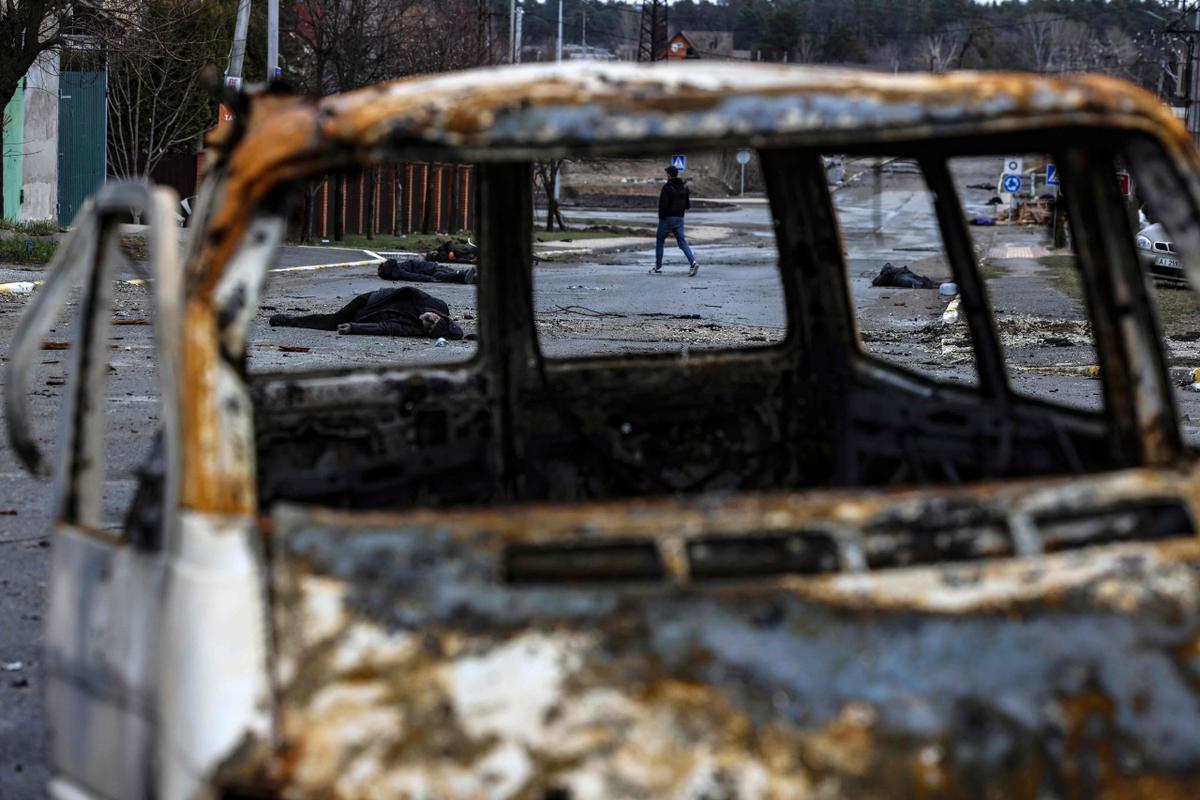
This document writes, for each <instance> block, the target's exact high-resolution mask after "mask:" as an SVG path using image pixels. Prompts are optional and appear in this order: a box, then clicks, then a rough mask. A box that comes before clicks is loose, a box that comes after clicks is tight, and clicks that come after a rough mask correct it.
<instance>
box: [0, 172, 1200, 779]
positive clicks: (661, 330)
mask: <svg viewBox="0 0 1200 800" xmlns="http://www.w3.org/2000/svg"><path fill="white" fill-rule="evenodd" d="M884 181H885V182H884V185H883V193H882V195H881V196H879V199H878V202H877V201H876V194H875V192H874V189H873V187H872V186H871V185H870V184H869V183H868V182H866V181H862V180H860V181H857V182H852V183H850V184H849V185H847V186H845V187H844V188H842V189H840V190H838V191H837V192H836V194H835V202H836V206H837V212H838V215H839V221H840V223H841V225H842V228H843V234H844V239H845V246H846V250H847V263H848V273H849V279H850V284H851V287H852V290H853V301H854V306H855V309H856V313H857V314H858V318H859V327H860V333H861V335H862V338H863V341H864V345H865V347H866V348H867V349H868V351H870V352H873V353H875V354H876V355H878V356H880V357H882V358H886V359H889V360H891V361H894V362H896V363H899V364H901V365H904V366H907V367H909V368H913V369H917V370H920V371H923V372H926V373H928V374H932V375H934V376H936V377H939V378H943V379H948V380H959V381H963V382H967V383H970V382H972V381H973V379H974V376H973V367H972V365H971V360H972V359H971V355H970V349H969V341H967V340H966V339H965V338H964V337H965V336H966V334H965V329H964V328H963V327H962V325H961V323H959V325H958V326H955V325H954V324H945V323H943V321H942V315H943V312H944V311H945V310H946V300H945V299H944V298H940V297H939V296H938V294H937V292H936V291H929V290H914V289H896V288H877V287H872V286H871V276H873V275H874V274H876V273H878V271H879V268H880V267H881V266H882V264H883V263H884V262H885V261H891V262H893V263H895V264H897V265H910V266H911V268H912V269H913V270H914V271H915V272H918V273H920V274H924V275H928V276H929V277H932V278H934V279H935V280H942V279H946V278H947V277H948V269H947V268H946V267H945V261H944V258H943V256H942V254H941V247H940V244H939V241H940V239H939V233H938V229H937V225H936V220H935V219H934V218H933V217H932V214H931V211H930V206H929V202H928V198H927V197H926V196H924V195H923V192H924V190H923V189H922V188H921V185H920V184H919V178H918V177H917V176H915V175H912V174H908V173H895V174H888V175H887V176H885V178H884ZM964 197H965V202H966V203H967V204H968V205H967V210H968V212H969V213H973V212H975V211H977V210H979V209H980V208H986V207H983V206H979V205H977V204H978V203H980V202H981V200H982V199H985V198H983V197H982V195H980V193H979V192H975V193H973V194H972V193H970V192H968V191H967V190H965V189H964ZM568 217H569V218H572V217H575V218H592V219H601V218H602V219H605V220H608V221H610V222H612V223H615V224H621V225H629V224H635V223H636V224H640V225H650V224H652V222H653V219H652V214H650V213H646V212H633V211H621V212H606V211H605V210H604V209H571V210H570V213H569V215H568ZM687 219H688V226H689V228H690V229H691V230H694V231H696V232H697V235H695V236H694V237H693V242H694V249H695V253H696V257H697V259H698V261H699V262H700V264H701V267H700V272H699V274H698V275H697V276H696V277H694V278H689V277H687V271H686V262H685V260H684V259H683V257H682V255H681V254H680V253H679V251H678V250H676V249H675V248H674V246H673V244H672V243H670V242H669V243H668V249H667V256H666V264H665V268H664V273H663V274H661V275H651V274H648V271H649V270H650V268H651V267H652V266H653V264H654V249H653V242H652V240H648V239H636V238H635V239H633V240H628V239H626V240H623V241H620V242H617V243H615V245H616V246H615V248H614V243H612V242H610V243H607V245H606V244H605V243H604V242H603V241H601V242H584V241H580V242H577V243H574V244H575V245H578V246H576V247H565V246H560V247H556V248H543V249H542V251H543V253H544V254H545V255H547V259H546V260H542V261H539V263H538V265H537V267H536V269H535V308H536V314H537V323H538V332H539V336H540V337H541V341H542V344H543V347H544V350H545V352H546V353H547V354H548V355H549V356H550V357H559V356H575V355H584V354H589V353H616V352H630V351H648V350H675V351H679V352H688V351H693V350H699V349H704V348H711V347H721V348H725V347H743V346H746V347H755V346H764V345H767V344H769V343H771V342H772V341H778V340H779V339H780V338H782V336H783V335H784V333H785V330H784V316H783V312H784V309H783V304H782V296H781V291H780V287H779V281H778V277H777V274H776V267H775V264H776V255H775V250H774V243H773V237H772V232H771V218H770V209H769V207H768V206H767V205H766V204H765V203H763V202H761V201H755V200H751V201H748V202H745V203H740V204H739V203H731V204H730V206H729V207H728V208H721V209H714V210H699V211H695V212H692V213H689V215H688V217H687ZM702 232H706V233H704V235H700V234H701V233H702ZM714 232H715V233H714ZM973 233H974V234H975V235H976V249H977V251H978V252H979V253H980V254H981V256H982V257H987V258H986V262H985V270H986V274H987V276H988V284H989V291H990V293H991V299H992V304H993V307H994V309H995V313H996V318H997V324H998V327H999V328H1000V330H1001V336H1002V338H1003V340H1004V344H1005V349H1006V352H1007V353H1008V356H1009V360H1010V361H1011V362H1013V365H1014V367H1017V368H1018V369H1015V370H1014V372H1013V381H1014V385H1015V386H1016V387H1017V388H1018V389H1019V390H1020V391H1023V392H1027V393H1029V394H1033V395H1037V396H1040V397H1045V398H1050V399H1053V400H1056V401H1061V402H1066V403H1073V404H1078V405H1082V406H1095V405H1096V404H1097V403H1098V402H1099V386H1100V384H1099V382H1097V381H1095V380H1090V379H1088V378H1086V377H1083V376H1081V375H1075V374H1072V372H1071V370H1072V369H1075V368H1078V367H1083V366H1086V365H1088V364H1094V363H1095V357H1094V354H1093V353H1092V352H1091V350H1090V346H1089V344H1088V335H1089V334H1088V330H1087V324H1086V320H1085V318H1084V311H1083V307H1082V305H1081V303H1080V302H1079V298H1078V294H1077V292H1076V293H1073V290H1072V286H1071V284H1070V281H1069V280H1066V279H1064V277H1063V272H1062V267H1061V264H1059V263H1058V262H1056V261H1054V259H1053V258H1048V257H1039V256H1037V255H1036V253H1037V252H1040V251H1041V249H1042V248H1043V247H1044V246H1045V245H1046V244H1047V242H1046V238H1047V237H1046V231H1045V229H1044V228H1041V227H1038V228H1033V227H1025V226H1013V227H1011V228H1009V227H1006V226H995V227H987V228H974V229H973ZM991 253H998V254H1000V255H1001V256H1002V257H990V256H988V254H991ZM369 258H370V256H369V255H368V254H366V253H364V252H362V251H357V250H333V249H329V248H320V249H318V248H301V247H286V248H283V250H282V251H281V253H280V254H279V257H278V259H277V263H276V266H277V267H296V266H309V265H314V264H321V263H334V262H353V261H360V260H364V259H369ZM485 261H486V256H485ZM17 274H19V275H20V276H22V277H17V278H12V277H10V276H11V275H17ZM37 277H38V271H37V270H27V269H9V270H4V269H0V278H2V279H3V280H35V279H36V278H37ZM381 285H383V284H381V282H380V280H379V279H378V278H377V277H376V274H375V270H374V268H373V267H371V266H357V267H342V268H332V269H323V270H315V271H307V270H305V271H286V272H277V273H274V274H272V275H271V276H270V280H269V283H268V286H267V290H266V294H265V297H264V299H263V303H262V309H261V311H260V313H259V315H258V317H257V322H256V325H255V329H254V331H253V342H252V344H251V346H250V362H249V363H250V369H251V371H252V372H273V371H280V370H285V371H301V370H309V369H322V368H333V367H346V366H355V365H383V364H396V363H434V362H446V361H454V360H461V359H466V358H469V357H470V355H471V353H472V352H473V350H474V347H475V344H474V343H473V342H471V341H462V342H451V343H449V344H448V345H447V346H445V347H438V346H435V344H434V343H433V342H431V341H429V340H422V339H388V338H378V337H348V336H338V335H336V334H332V333H326V332H321V331H313V330H301V329H293V328H271V327H269V326H268V324H267V320H268V318H269V317H270V315H271V314H274V313H281V312H282V313H311V312H314V311H332V310H335V309H336V308H338V307H340V306H341V305H342V304H344V303H346V302H347V301H349V300H350V299H351V298H352V297H354V296H355V295H357V294H359V293H362V292H367V291H371V290H373V289H377V288H380V286H381ZM422 288H424V289H426V290H428V291H431V292H432V293H434V294H436V295H437V296H439V297H441V298H443V299H444V300H445V301H446V302H447V303H448V304H449V306H450V308H451V311H452V313H453V315H454V316H455V317H456V318H457V319H459V320H460V321H461V322H462V324H463V327H464V329H465V330H466V332H467V333H472V332H474V331H475V326H476V320H475V287H473V286H463V285H445V284H431V285H422ZM1183 297H1184V296H1183V295H1182V293H1174V294H1172V295H1171V296H1170V297H1169V300H1170V305H1171V309H1172V311H1171V313H1170V314H1169V315H1167V317H1166V327H1167V332H1168V347H1169V351H1170V353H1171V359H1172V363H1173V364H1175V365H1178V366H1186V365H1192V366H1200V353H1198V352H1197V350H1196V345H1195V340H1196V338H1200V334H1197V335H1196V337H1192V338H1191V339H1190V340H1189V335H1190V330H1191V327H1193V326H1194V327H1200V324H1197V322H1196V317H1194V315H1191V314H1190V313H1189V312H1188V311H1187V310H1186V305H1184V304H1181V303H1182V302H1183V301H1181V299H1180V298H1183ZM26 302H27V301H26V300H25V299H24V298H20V297H7V298H6V297H0V341H3V342H8V341H9V340H10V338H11V336H12V333H13V330H14V328H15V326H16V324H17V322H18V320H19V318H20V314H21V311H22V310H23V308H24V306H25V303H26ZM1181 309H1183V310H1181ZM150 313H151V309H150V306H149V301H148V295H147V290H146V289H145V288H144V287H140V286H130V285H120V286H118V288H117V310H116V314H115V317H116V319H118V320H124V321H125V322H127V323H129V324H123V325H118V326H116V327H114V328H113V329H112V331H111V334H110V343H111V352H112V361H111V364H112V372H111V374H110V383H109V390H108V393H107V397H106V403H107V407H108V411H109V416H108V419H109V434H108V441H109V447H110V453H111V458H110V465H111V470H110V475H109V480H108V482H107V484H106V489H107V491H106V502H105V508H106V514H107V516H108V518H109V520H110V521H111V522H113V523H114V524H116V523H118V522H119V520H120V519H121V515H122V513H123V510H124V508H125V506H126V505H127V503H128V502H129V499H130V497H131V493H132V490H133V488H134V470H135V469H136V467H137V465H138V464H139V463H140V462H141V459H142V457H143V456H144V454H145V452H146V449H147V447H148V445H149V442H150V439H151V436H152V435H153V432H154V430H155V426H156V421H157V406H156V402H157V389H156V386H155V376H154V364H155V358H154V354H153V350H152V341H151V326H150V325H148V324H145V320H147V318H148V317H149V315H150ZM51 338H52V341H61V342H69V341H70V340H71V336H70V334H69V325H68V324H67V323H66V322H64V323H63V324H62V325H60V326H59V327H58V328H56V330H55V331H54V332H53V333H52V334H51ZM281 346H283V347H286V348H288V349H286V350H284V349H281ZM305 348H307V349H305ZM69 356H70V351H69V350H53V349H48V350H45V351H44V352H43V354H42V359H41V371H40V372H39V374H38V376H37V378H36V380H35V381H34V384H33V386H32V387H31V391H32V393H33V395H34V398H33V399H34V401H35V402H34V407H35V410H36V413H35V423H36V426H37V432H38V438H39V440H40V441H41V442H42V443H43V446H45V447H47V448H51V447H52V446H53V444H52V443H53V441H54V438H55V435H54V430H55V427H56V425H57V414H58V404H59V402H60V400H61V397H62V393H63V390H64V382H65V381H66V379H67V375H66V366H67V364H68V359H69ZM1175 395H1176V401H1177V403H1178V404H1179V407H1180V412H1181V415H1183V418H1184V420H1185V432H1186V433H1187V435H1188V436H1189V437H1192V438H1193V440H1194V439H1195V437H1196V434H1197V430H1198V426H1200V394H1197V393H1192V392H1187V391H1184V390H1182V389H1180V390H1176V392H1175ZM0 477H2V478H3V480H4V486H5V492H4V495H3V501H2V502H0V563H2V565H3V566H0V667H2V668H3V671H0V708H3V709H4V713H3V714H0V797H27V796H36V795H37V792H36V789H35V788H34V787H37V786H39V785H40V783H41V782H42V781H44V779H45V778H46V774H47V773H46V768H45V762H46V749H45V745H46V743H45V728H44V724H43V722H42V694H41V692H42V668H43V660H42V655H41V653H40V651H39V641H40V638H41V629H42V626H43V624H44V622H45V619H44V617H45V606H46V596H45V591H46V580H47V568H48V564H47V557H48V554H49V552H50V550H49V547H48V545H49V541H48V539H47V538H46V533H47V525H48V523H49V520H50V518H51V509H52V501H53V498H52V493H51V490H50V487H49V485H48V484H46V483H44V482H41V481H37V480H34V479H31V478H30V477H28V476H27V475H26V474H25V473H24V472H23V471H22V470H21V469H20V468H19V467H18V466H17V464H16V462H15V460H14V457H13V454H12V452H11V451H10V449H9V448H8V446H7V443H6V444H5V445H4V446H3V447H0ZM5 787H7V788H5Z"/></svg>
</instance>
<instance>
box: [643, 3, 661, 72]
mask: <svg viewBox="0 0 1200 800" xmlns="http://www.w3.org/2000/svg"><path fill="white" fill-rule="evenodd" d="M666 57H667V0H642V23H641V28H640V30H639V31H638V53H637V60H638V61H660V60H663V59H665V58H666Z"/></svg>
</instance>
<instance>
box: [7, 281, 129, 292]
mask: <svg viewBox="0 0 1200 800" xmlns="http://www.w3.org/2000/svg"><path fill="white" fill-rule="evenodd" d="M43 283H45V281H14V282H13V283H0V295H3V294H6V295H10V296H24V295H27V294H33V290H34V289H36V288H38V287H39V286H41V285H42V284H43ZM117 283H123V284H125V285H126V286H144V285H145V284H146V281H145V280H143V279H142V278H130V279H129V280H127V281H117Z"/></svg>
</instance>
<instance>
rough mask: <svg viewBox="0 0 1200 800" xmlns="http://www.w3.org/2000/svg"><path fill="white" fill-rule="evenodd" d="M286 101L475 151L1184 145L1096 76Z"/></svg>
mask: <svg viewBox="0 0 1200 800" xmlns="http://www.w3.org/2000/svg"><path fill="white" fill-rule="evenodd" d="M293 103H294V104H295V105H294V107H295V108H296V109H297V110H298V109H300V108H303V109H307V113H308V114H313V115H315V119H314V120H313V123H315V127H316V129H317V130H316V131H311V132H314V133H317V135H318V137H319V138H320V139H322V140H324V141H325V142H326V143H328V144H342V145H344V146H348V147H351V148H354V149H358V148H362V147H368V148H374V147H385V148H387V147H388V146H389V145H391V146H396V145H402V144H409V145H416V146H424V147H432V148H436V149H442V148H445V149H448V150H459V149H464V150H468V151H470V152H471V155H472V158H475V159H484V160H506V159H511V158H514V157H521V156H522V155H523V154H524V152H525V151H526V150H528V149H537V150H538V151H539V152H543V151H544V149H545V148H547V147H549V148H554V149H558V150H561V151H569V150H573V149H579V148H583V149H587V148H590V147H595V146H601V145H605V144H621V143H638V144H639V145H645V144H649V143H653V142H660V143H671V144H683V143H692V142H697V143H703V142H720V141H724V140H725V139H727V138H729V137H748V138H751V139H753V138H756V137H760V138H763V139H764V140H771V141H774V140H786V141H790V142H798V141H803V140H805V139H812V140H814V141H815V140H817V139H822V140H827V139H828V137H829V135H830V134H831V133H832V132H856V133H857V134H858V135H859V136H860V137H861V138H862V139H863V140H864V141H872V140H876V139H878V138H880V137H883V138H896V137H898V136H910V135H913V134H920V135H923V136H928V135H930V134H933V133H944V134H953V133H955V132H957V131H958V130H961V128H962V127H964V126H970V128H971V130H972V131H974V132H1002V131H1012V130H1022V129H1036V128H1042V127H1047V126H1054V125H1062V124H1070V125H1073V126H1088V125H1103V126H1105V127H1110V128H1111V127H1118V128H1128V129H1141V130H1146V131H1151V132H1153V133H1155V134H1156V136H1158V137H1159V138H1163V139H1164V140H1165V141H1167V142H1168V143H1169V144H1171V145H1174V146H1175V147H1176V148H1177V151H1184V150H1186V148H1185V147H1184V146H1185V144H1186V143H1187V136H1186V132H1185V130H1184V128H1183V126H1182V125H1181V124H1180V123H1179V121H1178V120H1176V119H1175V118H1174V117H1173V116H1172V115H1171V113H1170V111H1169V110H1168V109H1167V108H1166V107H1165V106H1163V105H1162V104H1161V103H1160V102H1159V101H1158V100H1157V99H1156V98H1155V97H1154V96H1153V95H1151V94H1149V93H1147V92H1145V91H1142V90H1140V89H1138V88H1136V87H1134V86H1133V85H1131V84H1129V83H1126V82H1124V81H1119V80H1115V79H1111V78H1106V77H1103V76H1099V75H1078V76H1067V77H1061V78H1050V77H1045V76H1038V75H1030V74H1006V73H967V72H960V73H951V74H947V75H940V76H932V75H926V74H919V73H910V74H902V75H894V74H884V73H872V72H866V71H854V70H842V69H828V68H812V67H788V66H780V65H766V64H729V63H724V64H712V65H706V64H697V63H696V62H694V61H693V62H689V63H687V64H682V65H655V66H653V67H647V66H646V65H634V64H598V63H588V64H577V65H576V64H572V65H524V66H516V67H510V68H503V69H495V68H492V69H488V70H472V71H466V72H460V73H453V74H449V75H437V76H428V77H416V78H409V79H405V80H400V81H395V82H392V83H386V84H381V85H379V86H375V87H371V88H368V89H363V90H359V91H354V92H350V93H347V94H342V95H336V96H332V97H328V98H324V99H321V100H316V101H313V100H300V101H293ZM266 105H267V107H268V108H269V109H270V110H271V111H272V112H275V111H278V110H280V108H279V106H278V105H277V104H276V103H268V104H266ZM287 105H291V104H287ZM284 117H286V119H285V118H284ZM298 121H299V120H297V119H296V117H295V116H294V115H279V114H275V113H272V114H255V115H253V116H252V120H251V124H250V128H249V135H250V136H252V137H255V138H257V137H258V136H259V135H271V134H279V133H283V132H284V129H290V128H291V126H292V125H295V124H296V123H297V122H298ZM293 130H294V129H293ZM310 130H311V129H310ZM839 138H840V137H839ZM855 138H858V137H855Z"/></svg>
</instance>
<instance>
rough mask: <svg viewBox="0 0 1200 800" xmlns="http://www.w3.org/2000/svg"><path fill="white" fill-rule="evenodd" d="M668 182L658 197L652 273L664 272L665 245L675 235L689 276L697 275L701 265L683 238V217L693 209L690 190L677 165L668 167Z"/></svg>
mask: <svg viewBox="0 0 1200 800" xmlns="http://www.w3.org/2000/svg"><path fill="white" fill-rule="evenodd" d="M667 176H668V177H667V182H666V184H665V185H664V186H663V188H662V192H661V193H660V194H659V195H658V233H657V235H656V236H655V240H656V241H655V246H654V269H653V270H652V272H662V260H663V243H664V242H665V241H666V240H667V236H669V235H670V234H675V244H677V245H679V249H680V250H682V251H683V254H684V256H686V257H687V260H688V266H689V267H690V270H689V271H688V275H695V274H696V271H697V270H699V269H700V264H699V263H698V262H697V261H696V257H695V256H694V255H693V254H692V248H690V247H688V243H687V239H685V238H684V236H683V215H684V214H685V213H686V212H687V210H688V209H689V208H691V207H692V204H691V200H690V198H689V197H688V188H687V186H685V185H684V183H683V181H681V180H680V179H679V170H677V169H676V168H675V165H674V164H672V165H671V166H669V167H667Z"/></svg>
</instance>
